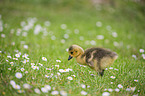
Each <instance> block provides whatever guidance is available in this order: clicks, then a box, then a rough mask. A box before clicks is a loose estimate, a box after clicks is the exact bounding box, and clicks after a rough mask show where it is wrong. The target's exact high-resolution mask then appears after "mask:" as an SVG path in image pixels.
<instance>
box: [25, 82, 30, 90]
mask: <svg viewBox="0 0 145 96" xmlns="http://www.w3.org/2000/svg"><path fill="white" fill-rule="evenodd" d="M23 87H24V88H25V89H30V88H31V86H30V85H29V84H26V83H25V84H23Z"/></svg>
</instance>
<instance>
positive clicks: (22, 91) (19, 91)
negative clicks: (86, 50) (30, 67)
mask: <svg viewBox="0 0 145 96" xmlns="http://www.w3.org/2000/svg"><path fill="white" fill-rule="evenodd" d="M17 92H18V93H24V92H25V91H24V90H18V91H17Z"/></svg>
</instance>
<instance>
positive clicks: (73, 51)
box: [68, 45, 84, 60]
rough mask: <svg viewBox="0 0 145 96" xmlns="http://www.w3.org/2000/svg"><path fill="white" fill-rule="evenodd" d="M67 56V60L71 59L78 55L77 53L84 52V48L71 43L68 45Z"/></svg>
mask: <svg viewBox="0 0 145 96" xmlns="http://www.w3.org/2000/svg"><path fill="white" fill-rule="evenodd" d="M68 53H69V58H68V60H70V59H72V58H73V57H75V58H76V57H78V56H79V55H81V54H82V53H84V50H83V49H82V48H81V47H80V46H78V45H71V46H70V47H69V51H68Z"/></svg>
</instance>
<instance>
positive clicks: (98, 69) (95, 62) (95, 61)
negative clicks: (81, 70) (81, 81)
mask: <svg viewBox="0 0 145 96" xmlns="http://www.w3.org/2000/svg"><path fill="white" fill-rule="evenodd" d="M100 63H101V62H100V61H98V60H94V68H95V70H96V72H97V73H99V75H100V76H103V75H104V69H101V64H100Z"/></svg>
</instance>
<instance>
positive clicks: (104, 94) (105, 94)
mask: <svg viewBox="0 0 145 96" xmlns="http://www.w3.org/2000/svg"><path fill="white" fill-rule="evenodd" d="M109 95H110V93H109V92H104V93H103V94H102V96H109Z"/></svg>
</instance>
